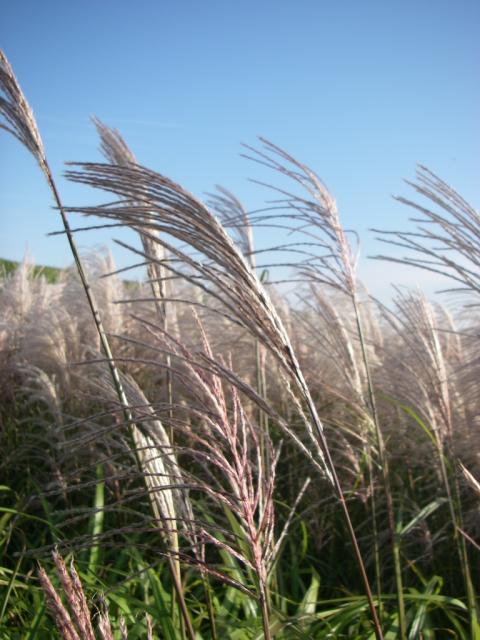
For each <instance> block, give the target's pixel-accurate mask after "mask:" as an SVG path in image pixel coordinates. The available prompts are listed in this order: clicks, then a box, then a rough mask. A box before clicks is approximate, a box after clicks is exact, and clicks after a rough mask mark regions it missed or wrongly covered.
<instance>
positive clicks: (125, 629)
mask: <svg viewBox="0 0 480 640" xmlns="http://www.w3.org/2000/svg"><path fill="white" fill-rule="evenodd" d="M0 62H1V64H0V88H1V90H2V95H3V96H4V102H2V103H0V110H1V113H2V115H3V117H4V119H5V121H6V123H7V125H8V126H9V128H10V129H11V130H12V131H13V132H14V133H15V135H16V136H17V138H19V139H20V142H22V143H23V144H24V146H25V147H26V148H27V149H29V150H30V152H31V153H32V154H33V156H34V157H35V158H36V160H37V161H38V164H39V166H40V169H41V171H42V172H43V174H44V176H45V178H46V180H47V183H48V184H49V186H50V188H51V191H52V197H53V199H54V201H55V204H56V206H57V208H58V210H59V215H60V216H61V219H62V224H63V226H64V230H65V236H66V242H68V243H69V245H70V248H71V251H72V261H73V263H74V266H73V267H72V268H71V269H67V270H58V269H53V268H49V267H41V268H40V267H34V266H31V265H28V264H27V263H21V264H19V265H17V264H15V263H12V262H10V261H1V264H0V273H1V278H0V363H1V364H0V390H1V391H0V393H1V400H0V448H1V451H2V457H1V461H0V638H5V639H7V638H8V639H13V638H19V639H20V638H22V639H23V638H25V639H27V638H28V639H34V638H35V639H47V638H52V637H60V638H65V639H67V640H75V639H76V638H88V639H93V638H104V639H111V638H127V637H128V638H131V639H136V638H158V639H160V638H165V639H169V640H170V639H175V640H177V639H178V640H184V639H188V640H194V639H197V640H200V639H205V640H206V639H216V638H218V639H222V638H231V639H233V640H243V639H256V638H258V639H260V638H267V639H269V638H279V639H285V640H287V639H293V638H318V639H319V640H321V639H323V638H352V639H354V638H355V639H359V640H360V639H365V640H366V639H370V638H373V639H374V638H377V639H380V638H385V639H387V638H388V639H390V640H393V639H394V638H405V639H406V638H408V639H409V640H410V639H411V640H414V639H416V638H425V639H442V638H461V639H465V640H466V639H468V638H480V628H479V624H478V618H477V595H476V587H477V585H478V580H479V571H478V553H479V546H478V543H477V540H478V533H479V524H480V523H479V516H478V513H479V510H478V504H479V503H478V501H479V496H480V483H479V482H478V481H477V478H480V461H479V457H478V450H479V449H478V441H479V438H478V428H479V422H478V416H479V400H478V398H479V394H478V381H479V379H480V376H479V373H480V371H479V363H480V359H479V357H478V355H479V353H478V344H479V343H478V314H477V306H478V294H479V292H480V278H479V271H478V264H479V263H480V248H479V247H480V243H479V238H480V224H479V223H480V220H479V216H478V213H477V212H476V211H475V210H474V209H473V208H472V207H471V206H470V205H469V204H468V203H466V202H465V201H464V200H463V199H462V198H461V196H460V195H459V194H458V193H457V192H455V191H454V190H453V189H452V188H451V187H449V186H448V185H447V184H446V183H444V182H443V181H441V180H440V179H439V178H438V177H437V176H435V175H433V174H432V173H430V172H429V171H428V169H426V168H423V167H420V168H419V172H418V176H417V181H416V183H415V184H414V185H412V186H413V188H414V190H415V195H414V196H413V197H412V199H409V198H405V199H403V202H404V204H405V205H406V207H405V211H406V212H407V211H408V210H409V209H410V210H412V208H413V209H414V210H415V218H416V220H415V221H413V222H411V223H410V225H411V226H410V230H409V231H406V232H405V231H404V232H397V233H394V234H387V233H382V232H379V233H380V235H381V237H383V238H384V239H385V240H386V241H387V243H393V244H397V245H398V244H400V245H401V246H402V247H403V249H404V250H405V258H403V259H402V261H403V262H406V263H408V264H411V265H413V266H416V267H418V268H423V269H425V268H426V269H429V270H430V271H433V272H439V273H442V274H443V275H446V276H447V277H449V278H450V279H451V280H452V283H453V284H452V286H453V287H455V288H456V289H458V291H457V293H456V294H453V293H452V294H451V296H450V298H449V304H448V308H447V307H443V306H441V305H440V304H439V303H437V302H435V303H432V302H430V301H429V300H427V299H426V298H425V297H424V296H423V295H422V294H421V293H420V292H418V291H414V292H409V291H408V290H404V289H401V290H398V292H397V294H396V297H395V299H394V302H393V303H392V305H391V307H390V308H386V307H385V306H384V305H383V304H382V303H380V302H378V301H375V300H373V299H371V298H370V297H369V295H368V292H367V290H366V289H365V288H364V286H363V285H362V283H360V282H359V281H358V279H357V277H356V272H355V251H354V248H353V247H352V244H351V236H350V234H349V233H347V232H346V231H345V230H344V229H343V227H342V225H341V221H340V218H339V214H338V211H337V209H336V205H335V201H334V199H333V197H332V196H331V194H330V193H329V192H328V191H327V190H326V189H325V187H324V186H323V184H322V182H321V181H320V180H319V179H318V177H317V176H316V175H315V173H314V172H313V171H312V170H311V169H309V168H308V167H306V166H304V165H302V164H301V163H300V162H298V161H297V160H296V159H294V158H292V157H291V156H290V155H288V153H286V152H285V151H284V150H282V149H281V148H279V147H277V146H275V145H274V144H272V143H271V142H269V141H267V140H262V139H260V142H259V145H260V146H259V147H258V148H251V149H249V151H248V153H249V154H250V156H251V157H252V159H254V160H256V161H258V162H260V163H262V164H264V165H267V167H268V168H269V169H271V171H272V181H271V185H270V186H269V189H270V191H271V190H272V189H273V191H274V193H275V196H274V197H275V204H274V205H269V206H268V208H267V209H263V210H259V211H257V212H250V213H249V212H246V211H245V210H244V209H243V207H242V205H241V203H240V202H239V201H238V200H237V199H236V198H235V196H233V195H232V194H231V193H229V192H228V191H226V190H224V189H220V190H219V191H218V192H217V193H216V194H212V195H211V196H210V197H209V199H208V201H207V203H206V204H205V203H203V202H201V201H200V200H198V199H197V198H195V197H194V196H192V195H191V194H190V193H188V191H186V190H185V189H184V188H183V187H182V186H180V185H177V184H175V183H174V182H172V181H171V180H169V179H168V178H167V177H165V176H162V175H159V174H157V173H155V172H153V171H150V170H148V169H146V168H144V167H142V166H140V165H138V164H136V160H135V157H134V156H133V154H132V152H131V151H130V149H129V148H128V147H127V145H126V143H125V142H124V141H123V139H122V138H121V136H120V134H119V133H118V132H116V131H114V130H111V129H109V128H108V127H107V126H106V125H104V124H103V123H101V122H100V121H98V120H94V124H95V126H96V127H97V130H98V133H99V137H100V142H101V149H102V151H103V153H104V155H105V157H106V163H105V164H77V165H73V166H70V167H69V170H68V172H67V175H68V177H69V178H70V179H71V180H72V181H74V182H76V183H82V184H86V185H89V186H91V187H92V188H95V189H100V190H102V191H107V192H108V194H107V195H106V196H105V194H103V197H104V199H105V200H106V201H107V202H108V204H106V205H99V206H96V207H79V208H75V209H73V208H70V209H68V208H66V207H65V206H64V205H63V202H62V200H61V195H60V194H59V193H58V191H57V188H56V184H55V179H54V177H53V175H52V173H51V171H50V168H49V165H48V162H47V159H46V156H45V153H44V150H43V145H42V141H41V138H40V133H39V132H38V130H37V126H36V123H35V121H34V119H33V115H32V113H31V111H30V110H29V107H28V104H27V103H26V100H25V98H24V96H23V94H22V92H21V90H20V88H19V86H18V83H17V81H16V79H15V77H14V75H13V72H12V70H11V68H10V66H9V64H8V61H7V60H6V58H4V57H3V55H2V57H1V60H0ZM272 185H273V186H272ZM269 197H270V198H271V193H270V196H269ZM112 202H113V204H112ZM72 211H76V212H80V213H82V214H84V215H85V216H92V215H94V216H97V217H100V218H102V220H101V225H102V226H105V225H112V226H113V227H114V226H115V225H119V224H121V225H122V226H128V227H130V228H131V229H132V230H133V231H134V232H135V233H136V235H137V240H138V242H137V244H135V245H131V246H130V245H128V246H127V245H125V243H122V244H123V246H124V248H125V249H127V250H128V251H130V252H131V256H132V265H138V264H139V263H142V264H143V265H144V267H145V279H144V281H143V282H141V283H134V282H128V281H124V280H122V278H124V277H128V270H122V271H121V272H117V270H116V267H115V265H114V264H113V262H112V260H111V258H110V257H109V256H108V255H103V256H102V255H100V256H99V255H97V256H92V257H90V256H81V255H80V254H79V253H78V251H77V248H76V244H75V236H74V234H73V233H72V232H71V229H70V226H69V222H68V215H69V213H71V212H72ZM86 225H90V226H91V220H90V219H89V220H87V221H86ZM93 226H98V222H97V223H94V225H93ZM266 226H267V227H271V228H274V229H277V230H278V229H280V228H281V229H282V230H283V231H284V232H285V241H284V242H283V241H282V242H281V243H277V246H275V247H272V248H271V249H270V250H269V252H268V259H267V260H265V263H267V262H268V263H269V265H270V264H271V263H274V262H275V261H277V262H279V261H281V262H282V263H283V265H284V266H283V268H285V262H288V263H289V265H288V266H290V268H291V274H292V275H291V276H289V277H290V278H291V280H292V281H294V283H295V292H296V295H295V296H294V297H293V296H284V295H282V292H283V291H284V288H283V286H279V285H278V283H275V282H274V281H273V277H274V276H273V274H275V270H274V268H273V267H271V266H268V268H267V267H266V266H265V265H263V262H264V257H265V256H264V255H263V251H262V252H258V251H256V250H255V230H256V228H265V227H266ZM112 231H113V232H114V231H115V229H114V228H113V229H112ZM287 243H288V245H287ZM285 255H287V256H288V257H287V258H286V259H285ZM384 258H385V259H389V258H391V256H388V255H386V256H384ZM391 259H393V258H391ZM260 261H262V264H261V263H260ZM290 263H291V264H290ZM366 284H367V285H368V283H366Z"/></svg>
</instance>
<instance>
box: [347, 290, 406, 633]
mask: <svg viewBox="0 0 480 640" xmlns="http://www.w3.org/2000/svg"><path fill="white" fill-rule="evenodd" d="M352 304H353V308H354V312H355V323H356V327H357V332H358V338H359V341H360V348H361V353H362V361H363V366H364V369H365V376H366V379H367V392H368V400H369V404H370V410H371V414H372V419H373V424H374V427H375V436H376V440H377V446H378V455H379V459H380V460H379V461H380V468H381V473H382V481H383V487H384V491H385V499H386V504H387V518H388V528H389V532H390V541H391V545H392V556H393V563H394V567H395V568H394V571H395V586H396V591H397V605H398V622H399V633H400V638H401V639H402V640H406V637H407V620H406V616H405V601H404V597H403V580H402V565H401V561H400V539H399V537H398V535H397V532H396V529H395V512H394V508H393V499H392V488H391V484H390V469H389V464H388V458H387V455H386V451H385V443H384V440H383V434H382V430H381V428H380V420H379V417H378V411H377V403H376V401H375V393H374V390H373V380H372V374H371V371H370V362H369V359H368V355H367V348H366V342H365V334H364V330H363V323H362V319H361V317H360V309H359V306H358V300H357V295H356V291H355V290H354V291H353V292H352Z"/></svg>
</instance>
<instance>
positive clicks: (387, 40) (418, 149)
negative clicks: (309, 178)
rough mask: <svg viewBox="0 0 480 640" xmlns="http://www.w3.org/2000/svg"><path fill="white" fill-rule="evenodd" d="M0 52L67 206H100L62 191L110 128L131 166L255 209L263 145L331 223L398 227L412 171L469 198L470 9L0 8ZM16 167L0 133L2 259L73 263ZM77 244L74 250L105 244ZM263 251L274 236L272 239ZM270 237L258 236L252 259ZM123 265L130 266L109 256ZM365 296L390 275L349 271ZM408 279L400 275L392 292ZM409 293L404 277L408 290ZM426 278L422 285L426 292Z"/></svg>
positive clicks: (472, 116) (475, 47)
mask: <svg viewBox="0 0 480 640" xmlns="http://www.w3.org/2000/svg"><path fill="white" fill-rule="evenodd" d="M0 7H1V16H2V17H1V23H0V46H1V48H3V49H4V51H5V53H6V55H7V56H8V58H9V59H10V61H11V63H12V65H13V67H14V70H15V72H16V74H17V76H18V78H19V81H20V84H21V86H22V88H23V90H24V92H25V94H26V96H27V99H28V100H29V102H30V104H31V105H32V107H33V109H34V112H35V115H36V117H37V120H38V124H39V128H40V131H41V134H42V137H43V139H44V143H45V147H46V150H47V156H48V158H49V160H50V164H51V165H52V167H53V169H54V172H55V174H56V175H57V176H58V177H59V185H60V188H61V192H62V195H63V199H64V201H65V202H66V204H71V205H78V204H82V203H85V202H90V203H93V202H100V201H101V200H102V196H101V194H99V193H97V194H93V195H92V194H90V193H89V192H86V191H85V190H84V189H82V188H80V187H78V186H74V185H69V184H68V183H67V182H66V181H64V180H63V178H61V174H62V171H63V162H64V161H65V160H98V159H99V158H100V156H99V152H98V141H97V139H96V134H95V131H94V128H93V127H92V125H91V124H90V122H89V116H90V115H91V114H95V115H97V116H98V117H100V118H101V119H102V120H103V121H105V122H106V123H107V124H109V125H111V126H115V127H118V128H119V129H120V130H121V132H122V134H123V135H124V137H125V139H126V140H127V142H128V143H129V145H130V146H131V147H132V149H133V151H134V152H135V153H136V155H137V158H138V159H139V161H140V162H141V163H142V164H146V165H147V166H150V167H151V168H153V169H156V170H158V171H160V172H162V173H164V174H166V175H168V176H170V177H171V178H173V179H175V180H177V181H179V182H181V183H182V184H183V185H184V186H185V187H186V188H188V189H189V190H190V191H192V192H193V193H195V194H196V195H199V196H202V194H203V192H205V191H211V190H212V188H213V186H214V185H215V184H217V183H219V184H222V185H223V186H225V187H227V188H229V189H230V190H232V191H233V192H235V193H236V194H237V195H238V196H239V197H240V199H242V200H243V201H244V203H245V206H246V207H247V208H255V207H258V206H259V205H261V204H262V202H263V198H264V197H268V194H264V193H263V192H261V191H260V190H259V189H258V188H256V187H255V186H253V185H252V184H251V183H249V182H248V181H247V180H246V178H248V177H258V176H259V175H261V176H262V177H264V174H261V172H260V170H259V168H257V167H256V166H255V165H253V164H251V163H249V162H248V161H246V160H244V159H242V158H240V157H239V152H240V151H241V148H240V143H241V142H246V143H250V144H252V143H255V137H256V135H257V134H261V135H264V136H266V137H268V138H270V139H271V140H272V141H274V142H275V143H277V144H279V145H280V146H282V147H284V148H286V149H287V150H288V151H290V152H291V153H292V154H293V155H294V156H296V157H298V159H300V160H302V161H303V162H305V163H307V164H309V165H310V166H311V167H312V168H313V169H315V170H316V171H317V173H318V174H319V175H320V176H321V177H322V178H323V179H324V181H325V182H326V184H327V185H328V187H329V188H330V190H331V191H332V192H333V194H334V195H335V197H336V198H337V201H338V203H339V207H340V211H341V217H342V220H343V222H344V224H345V226H347V227H352V228H354V229H356V230H357V231H358V232H359V233H360V235H361V239H362V253H363V255H367V254H370V253H372V252H375V251H377V250H378V248H379V247H378V245H375V243H374V241H373V238H372V236H371V234H368V232H367V230H368V228H369V227H373V226H380V227H386V228H392V227H404V226H405V225H406V219H407V215H408V211H407V210H406V209H405V208H404V207H402V206H401V205H399V204H397V203H395V202H394V201H393V200H392V199H391V194H392V193H403V194H405V193H408V188H407V187H406V186H405V185H403V184H402V178H403V177H407V178H411V177H413V175H414V170H415V164H416V163H417V162H421V163H424V164H426V165H427V166H429V167H430V168H431V169H433V170H435V171H436V172H437V173H438V174H439V175H440V176H442V177H443V178H444V179H446V180H447V181H448V182H449V183H450V184H452V185H453V186H454V187H456V188H457V189H458V190H459V191H460V192H461V193H462V195H464V197H465V198H466V199H467V200H470V202H472V204H474V205H475V204H477V203H478V201H479V195H480V193H479V192H480V189H479V186H478V185H479V182H478V168H479V162H478V161H479V155H480V154H479V149H480V147H479V142H480V140H479V139H480V136H479V126H478V116H479V104H480V101H479V97H480V95H479V94H480V89H479V86H480V85H479V51H480V45H479V38H478V30H479V26H480V3H479V2H478V0H472V1H470V0H403V1H397V0H383V1H373V0H371V1H369V0H343V1H342V0H336V1H334V0H330V1H327V0H316V1H315V0H296V1H294V0H290V1H287V0H276V1H274V0H263V1H262V0H257V1H256V2H253V1H252V0H243V1H241V2H240V1H237V2H233V1H228V0H223V1H219V0H210V1H208V0H205V1H203V2H200V1H198V0H197V1H194V0H184V1H180V0H177V2H175V1H167V0H164V1H162V0H157V1H154V0H138V1H137V2H133V1H131V0H130V1H127V0H115V1H114V0H103V1H99V0H95V1H94V0H82V1H79V0H77V1H75V0H70V1H65V0H63V1H61V0H57V1H53V0H41V1H39V0H17V1H15V2H14V1H12V0H0ZM51 204H52V203H51V199H50V196H49V193H48V191H47V188H46V186H45V185H44V184H43V181H42V177H41V175H40V173H39V171H38V169H37V168H36V166H35V164H34V162H33V160H32V159H31V158H30V157H29V155H28V153H27V152H26V151H25V150H24V149H22V148H20V146H19V145H18V143H16V142H15V141H14V140H13V139H10V138H9V137H8V136H7V135H6V134H2V133H0V256H2V257H5V258H10V259H21V258H22V256H23V255H24V253H25V250H26V249H27V248H28V249H29V251H30V254H31V255H32V256H33V258H34V259H35V261H36V262H38V263H44V264H51V265H59V266H62V265H66V264H69V263H70V262H71V259H70V255H69V253H68V249H67V246H66V242H65V240H64V239H63V238H48V237H46V233H47V232H48V231H52V230H55V229H57V228H58V221H57V218H56V214H55V212H53V211H52V210H51ZM108 237H109V236H106V235H105V234H100V233H97V234H91V235H90V236H88V237H87V235H82V238H81V245H82V246H83V247H88V246H99V245H100V244H102V243H106V242H107V238H108ZM270 239H271V238H270ZM270 239H266V238H265V237H261V236H260V237H259V239H258V242H259V244H262V243H264V242H267V241H268V240H270ZM115 258H116V259H117V261H118V262H120V263H122V262H123V261H124V260H125V258H124V256H122V255H121V254H120V253H118V252H117V253H115ZM361 273H362V275H363V276H364V277H365V279H366V280H367V284H369V285H370V287H371V288H372V289H373V290H375V289H377V290H378V289H379V288H380V287H383V286H384V285H385V283H386V282H387V281H389V280H392V281H399V280H402V272H401V270H398V269H394V268H393V267H392V266H388V265H383V264H382V263H376V262H368V263H367V261H366V260H365V261H364V262H363V263H362V267H361ZM407 276H408V274H406V273H403V280H404V281H405V277H407ZM408 277H409V278H412V276H411V275H410V276H408ZM427 280H428V278H423V279H421V278H420V279H419V281H422V282H427Z"/></svg>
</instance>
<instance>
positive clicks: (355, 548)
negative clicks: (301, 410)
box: [297, 373, 383, 640]
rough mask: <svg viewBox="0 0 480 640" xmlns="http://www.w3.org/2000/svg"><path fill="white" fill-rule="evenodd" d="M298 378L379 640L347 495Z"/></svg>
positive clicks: (371, 599) (370, 594) (308, 393)
mask: <svg viewBox="0 0 480 640" xmlns="http://www.w3.org/2000/svg"><path fill="white" fill-rule="evenodd" d="M297 380H298V383H299V385H300V387H301V388H302V389H303V393H304V396H305V398H306V400H307V406H308V410H309V413H310V415H311V417H312V420H313V424H314V426H315V429H316V431H317V435H318V440H319V442H320V444H321V447H322V451H323V455H324V456H325V461H326V464H327V468H328V469H329V471H330V474H331V481H332V485H333V489H334V492H335V495H336V497H337V499H338V501H339V503H340V507H341V509H342V513H343V517H344V519H345V523H346V525H347V531H348V535H349V537H350V542H351V544H352V546H353V551H354V555H355V559H356V562H357V566H358V569H359V571H360V576H361V578H362V582H363V585H364V589H365V594H366V597H367V601H368V607H369V609H370V615H371V616H372V622H373V627H374V630H375V637H376V639H377V640H383V633H382V628H381V626H380V620H379V618H378V613H377V609H376V607H375V603H374V601H373V595H372V590H371V588H370V582H369V580H368V576H367V572H366V569H365V564H364V562H363V557H362V553H361V551H360V547H359V545H358V540H357V536H356V534H355V529H354V528H353V524H352V520H351V518H350V513H349V511H348V507H347V503H346V501H345V496H344V494H343V490H342V487H341V484H340V481H339V479H338V475H337V472H336V469H335V466H334V464H333V460H332V457H331V454H330V450H329V448H328V446H326V441H325V434H324V432H323V427H322V423H321V422H320V418H319V417H318V413H317V409H316V407H315V405H314V403H313V400H312V398H311V395H310V391H309V390H308V387H307V385H306V383H305V380H304V379H303V376H302V375H301V373H299V374H298V376H297Z"/></svg>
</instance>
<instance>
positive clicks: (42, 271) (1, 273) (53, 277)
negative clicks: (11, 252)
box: [0, 258, 61, 284]
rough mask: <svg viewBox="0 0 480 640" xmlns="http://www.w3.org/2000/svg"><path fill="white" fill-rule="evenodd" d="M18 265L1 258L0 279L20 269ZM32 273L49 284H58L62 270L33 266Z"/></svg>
mask: <svg viewBox="0 0 480 640" xmlns="http://www.w3.org/2000/svg"><path fill="white" fill-rule="evenodd" d="M18 264H19V263H18V262H15V261H14V260H5V259H4V258H0V277H2V278H3V277H5V276H8V275H9V274H11V273H13V271H15V269H16V268H17V267H18ZM32 272H33V275H34V276H43V277H44V278H45V280H46V281H47V282H48V283H49V284H54V283H55V282H58V280H59V278H60V273H61V270H60V269H57V268H56V267H41V266H38V265H33V266H32Z"/></svg>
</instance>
